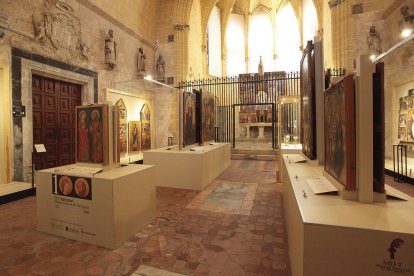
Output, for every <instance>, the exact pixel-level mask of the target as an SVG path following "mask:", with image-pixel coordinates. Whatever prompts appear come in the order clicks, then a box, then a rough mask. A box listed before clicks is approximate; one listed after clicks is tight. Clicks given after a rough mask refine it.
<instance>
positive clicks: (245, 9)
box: [216, 0, 285, 14]
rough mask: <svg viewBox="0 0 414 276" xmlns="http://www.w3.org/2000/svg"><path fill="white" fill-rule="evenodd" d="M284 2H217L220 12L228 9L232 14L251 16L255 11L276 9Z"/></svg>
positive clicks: (232, 0) (236, 0)
mask: <svg viewBox="0 0 414 276" xmlns="http://www.w3.org/2000/svg"><path fill="white" fill-rule="evenodd" d="M282 2H285V1H284V0H218V1H217V4H216V5H217V7H219V8H220V9H221V10H224V9H228V8H230V9H231V10H232V12H233V13H238V14H252V13H254V12H255V10H256V9H259V12H260V9H261V8H264V9H277V8H278V7H279V6H280V4H281V3H282Z"/></svg>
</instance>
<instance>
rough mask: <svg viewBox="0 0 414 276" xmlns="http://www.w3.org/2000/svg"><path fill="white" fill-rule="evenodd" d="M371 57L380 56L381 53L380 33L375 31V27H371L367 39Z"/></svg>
mask: <svg viewBox="0 0 414 276" xmlns="http://www.w3.org/2000/svg"><path fill="white" fill-rule="evenodd" d="M367 43H368V47H369V53H370V55H371V56H372V55H375V56H377V55H379V54H380V53H381V38H380V36H379V33H378V32H377V30H376V29H375V26H371V28H370V29H369V34H368V38H367Z"/></svg>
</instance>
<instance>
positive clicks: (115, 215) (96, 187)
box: [36, 165, 155, 249]
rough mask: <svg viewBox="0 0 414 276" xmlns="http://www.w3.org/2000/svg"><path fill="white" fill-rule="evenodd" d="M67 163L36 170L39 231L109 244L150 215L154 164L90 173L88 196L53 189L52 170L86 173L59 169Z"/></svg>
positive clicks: (122, 239) (120, 240) (113, 244)
mask: <svg viewBox="0 0 414 276" xmlns="http://www.w3.org/2000/svg"><path fill="white" fill-rule="evenodd" d="M69 167H71V166H63V167H58V168H52V169H47V170H42V171H38V172H36V184H37V189H36V206H37V229H38V230H39V231H43V232H46V233H50V234H54V235H58V236H61V237H65V238H69V239H73V240H79V241H83V242H87V243H91V244H96V245H99V246H102V247H106V248H110V249H115V248H117V247H118V246H120V245H121V244H122V243H124V242H125V241H126V240H128V238H130V237H131V236H132V235H134V234H135V233H137V232H138V231H140V230H142V229H143V228H144V227H145V226H147V225H148V224H149V223H151V222H152V221H153V220H154V218H155V184H154V180H155V168H154V166H146V165H129V166H125V167H120V168H116V169H112V170H109V171H106V172H102V173H98V174H96V175H95V176H93V177H91V188H90V192H91V193H92V198H91V199H90V200H88V199H81V198H74V197H70V196H64V195H59V194H54V193H53V187H52V177H53V175H55V174H60V175H68V176H76V177H85V178H89V177H90V176H88V175H73V174H69V173H67V172H65V170H66V169H67V168H69ZM55 189H56V188H55Z"/></svg>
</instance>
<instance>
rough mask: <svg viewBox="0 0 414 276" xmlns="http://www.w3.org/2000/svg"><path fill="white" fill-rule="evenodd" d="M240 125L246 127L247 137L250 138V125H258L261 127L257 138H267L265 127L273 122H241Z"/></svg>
mask: <svg viewBox="0 0 414 276" xmlns="http://www.w3.org/2000/svg"><path fill="white" fill-rule="evenodd" d="M240 126H245V127H246V137H247V138H250V127H257V128H258V129H259V135H258V137H257V138H265V136H264V129H265V127H268V126H270V127H271V126H272V123H240Z"/></svg>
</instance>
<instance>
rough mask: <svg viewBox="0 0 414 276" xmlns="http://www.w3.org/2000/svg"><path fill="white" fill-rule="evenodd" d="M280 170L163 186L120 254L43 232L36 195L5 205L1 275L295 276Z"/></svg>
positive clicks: (262, 166)
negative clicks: (195, 187) (152, 212)
mask: <svg viewBox="0 0 414 276" xmlns="http://www.w3.org/2000/svg"><path fill="white" fill-rule="evenodd" d="M276 167H277V164H276V162H274V161H255V160H232V161H231V164H230V167H229V168H228V169H227V170H226V171H225V172H223V173H222V174H221V175H220V176H219V177H218V178H217V179H216V180H215V181H214V182H213V183H212V184H211V185H209V186H208V187H207V189H206V190H204V192H201V193H200V192H197V191H190V190H179V189H172V188H157V218H156V219H155V221H154V222H153V223H151V224H150V225H148V226H147V227H146V228H145V229H143V230H142V231H141V232H139V233H136V234H135V235H134V236H132V237H131V238H130V239H129V240H128V241H127V242H125V243H124V244H123V245H121V246H120V247H119V248H117V249H115V250H108V249H105V248H102V247H99V246H94V245H90V244H86V243H82V242H78V241H72V240H68V239H65V238H61V237H57V236H53V235H48V234H45V233H42V232H39V231H37V230H36V198H34V197H30V198H26V199H23V200H19V201H16V202H12V203H8V204H4V205H0V275H1V276H9V275H10V276H11V275H13V276H15V275H19V276H20V275H53V276H54V275H62V276H66V275H68V276H69V275H70V276H76V275H108V276H117V275H134V276H138V275H139V274H137V271H138V273H141V274H143V273H146V274H147V275H148V276H150V275H157V274H150V273H158V272H160V271H158V270H154V268H155V269H159V270H161V272H162V273H164V272H165V271H169V272H174V273H179V274H183V275H195V276H201V275H212V276H219V275H221V276H244V275H255V276H266V275H276V276H290V275H291V271H290V263H289V257H288V245H287V239H286V233H285V219H284V212H283V197H282V187H283V184H281V183H276V182H275V181H276V172H275V168H276ZM387 180H388V182H391V181H392V180H391V178H387ZM395 186H396V188H399V189H401V187H404V189H405V191H407V193H409V194H411V195H413V194H414V186H413V185H409V184H404V183H395ZM246 202H249V203H246ZM250 202H251V203H250ZM219 204H222V205H220V206H219ZM248 204H251V206H248ZM189 206H190V207H191V208H190V207H189ZM209 208H210V209H209ZM244 211H245V212H246V213H244V214H243V212H244ZM232 212H233V213H232ZM247 212H249V214H247ZM148 267H151V268H148ZM140 269H141V270H140ZM146 269H149V270H146ZM151 269H152V270H151ZM143 270H145V271H146V272H145V271H143ZM161 272H160V273H161ZM166 273H168V272H166ZM140 276H142V275H140ZM169 276H170V275H169Z"/></svg>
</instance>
